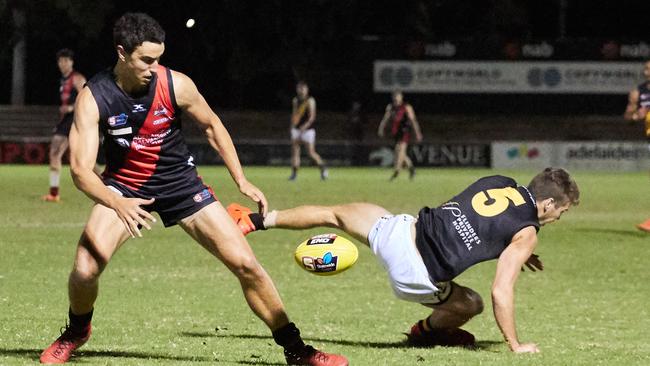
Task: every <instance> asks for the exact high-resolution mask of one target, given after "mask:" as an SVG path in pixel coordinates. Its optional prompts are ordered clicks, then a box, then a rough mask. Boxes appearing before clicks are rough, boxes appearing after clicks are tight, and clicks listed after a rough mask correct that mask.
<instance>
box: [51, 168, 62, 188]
mask: <svg viewBox="0 0 650 366" xmlns="http://www.w3.org/2000/svg"><path fill="white" fill-rule="evenodd" d="M60 181H61V173H59V172H57V171H54V170H50V187H58V186H59V182H60Z"/></svg>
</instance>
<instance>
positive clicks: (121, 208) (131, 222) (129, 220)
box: [113, 197, 156, 238]
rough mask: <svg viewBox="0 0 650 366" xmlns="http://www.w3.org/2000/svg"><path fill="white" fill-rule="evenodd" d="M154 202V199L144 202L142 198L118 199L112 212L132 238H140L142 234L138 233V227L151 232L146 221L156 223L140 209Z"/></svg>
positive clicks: (153, 218) (154, 219)
mask: <svg viewBox="0 0 650 366" xmlns="http://www.w3.org/2000/svg"><path fill="white" fill-rule="evenodd" d="M154 200H155V199H154V198H150V199H148V200H145V199H142V198H124V197H119V198H118V199H117V200H116V201H115V204H114V205H113V210H115V212H116V213H117V216H118V217H119V218H120V220H122V223H123V224H124V227H125V228H126V231H128V232H129V234H130V235H131V237H132V238H135V237H136V235H137V236H138V237H140V238H141V237H142V233H141V232H140V228H139V227H138V225H142V226H143V227H145V228H146V229H147V230H151V226H150V225H149V223H148V222H147V220H149V221H151V222H156V218H155V217H153V216H152V215H151V214H150V213H149V212H147V211H145V210H144V209H143V208H142V207H140V206H146V205H150V204H152V203H153V201H154Z"/></svg>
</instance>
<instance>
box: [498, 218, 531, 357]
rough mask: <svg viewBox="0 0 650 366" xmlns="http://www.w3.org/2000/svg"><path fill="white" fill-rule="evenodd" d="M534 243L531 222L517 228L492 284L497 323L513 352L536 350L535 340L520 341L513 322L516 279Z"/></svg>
mask: <svg viewBox="0 0 650 366" xmlns="http://www.w3.org/2000/svg"><path fill="white" fill-rule="evenodd" d="M536 246H537V232H536V231H535V228H534V227H532V226H528V227H525V228H523V229H522V230H520V231H519V232H518V233H517V234H515V236H514V237H513V240H512V242H511V243H510V245H508V247H507V248H506V250H504V251H503V253H501V256H500V257H499V261H498V262H497V270H496V275H495V278H494V283H493V284H492V306H493V311H494V317H495V319H496V322H497V325H498V326H499V329H500V330H501V333H502V334H503V337H504V338H505V340H506V342H507V343H508V346H509V347H510V350H512V351H513V352H515V353H537V352H539V348H537V345H535V344H534V343H519V339H518V338H517V330H516V326H515V296H514V292H515V283H516V282H517V278H518V277H519V273H520V272H521V268H522V266H523V265H524V264H525V263H526V262H527V261H528V260H529V259H530V258H531V256H532V254H533V251H534V250H535V247H536Z"/></svg>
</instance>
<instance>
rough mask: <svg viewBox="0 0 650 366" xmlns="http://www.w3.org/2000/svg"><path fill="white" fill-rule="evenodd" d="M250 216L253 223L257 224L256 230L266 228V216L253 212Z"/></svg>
mask: <svg viewBox="0 0 650 366" xmlns="http://www.w3.org/2000/svg"><path fill="white" fill-rule="evenodd" d="M248 218H250V219H251V221H252V222H253V225H255V230H266V227H264V217H263V216H262V215H261V214H259V213H257V212H253V213H251V214H249V215H248Z"/></svg>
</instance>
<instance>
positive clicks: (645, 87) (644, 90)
mask: <svg viewBox="0 0 650 366" xmlns="http://www.w3.org/2000/svg"><path fill="white" fill-rule="evenodd" d="M637 90H638V91H639V100H638V101H637V108H650V81H646V82H645V83H643V84H640V85H639V86H638V87H637Z"/></svg>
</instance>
